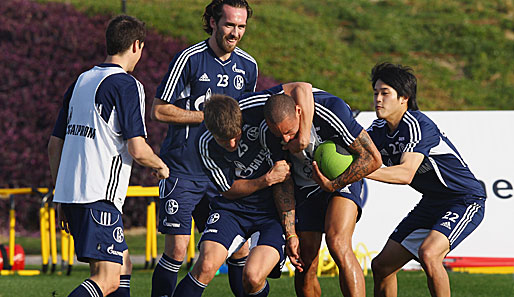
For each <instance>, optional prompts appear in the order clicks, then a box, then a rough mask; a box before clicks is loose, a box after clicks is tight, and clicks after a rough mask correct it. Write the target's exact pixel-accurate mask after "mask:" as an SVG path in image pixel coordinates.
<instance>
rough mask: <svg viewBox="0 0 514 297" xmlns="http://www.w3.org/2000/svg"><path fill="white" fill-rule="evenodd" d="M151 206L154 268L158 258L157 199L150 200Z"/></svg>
mask: <svg viewBox="0 0 514 297" xmlns="http://www.w3.org/2000/svg"><path fill="white" fill-rule="evenodd" d="M150 208H151V211H150V213H151V221H150V223H151V224H152V228H151V231H152V232H151V234H152V237H151V239H152V266H151V267H152V268H154V267H155V259H157V223H156V206H155V200H154V199H153V198H152V202H150Z"/></svg>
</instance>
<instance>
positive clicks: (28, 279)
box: [0, 265, 514, 297]
mask: <svg viewBox="0 0 514 297" xmlns="http://www.w3.org/2000/svg"><path fill="white" fill-rule="evenodd" d="M88 273H89V271H88V269H87V266H83V265H81V266H75V267H74V268H73V272H72V274H71V275H70V276H65V275H58V274H54V275H40V276H1V277H0V297H14V296H26V297H39V296H45V297H47V296H57V297H62V296H67V295H68V293H69V292H71V291H72V290H73V289H74V288H75V287H76V286H77V285H78V284H80V283H81V282H82V281H83V280H84V279H86V278H87V277H88ZM185 273H186V271H185V270H181V271H180V273H179V279H181V278H182V277H183V276H184V275H185ZM151 278H152V270H143V269H142V267H141V266H136V267H135V269H134V272H133V275H132V279H131V296H149V295H150V290H151ZM269 281H270V286H271V290H270V295H269V296H276V297H279V296H281V297H287V296H295V294H294V288H293V279H292V278H291V277H288V276H287V275H286V274H283V276H282V277H281V278H280V279H278V280H275V279H270V280H269ZM450 281H451V286H452V296H454V297H459V296H460V297H464V296H466V297H468V296H469V297H486V296H487V297H493V296H494V297H501V296H505V297H507V296H513V294H514V279H513V276H512V275H495V274H487V275H486V274H467V273H450ZM320 283H321V287H322V293H323V296H340V293H339V285H338V281H337V278H335V277H321V278H320ZM398 288H399V296H414V297H417V296H430V295H429V293H428V289H427V287H426V283H425V275H424V273H423V272H421V271H408V272H407V271H402V272H400V273H399V275H398ZM366 291H367V296H372V295H373V294H372V293H373V279H372V278H371V277H370V276H368V277H366ZM204 296H212V297H214V296H231V292H230V288H229V287H228V280H227V276H226V275H219V276H216V277H215V278H214V280H213V281H212V282H211V284H210V285H209V286H208V287H207V289H206V291H205V292H204Z"/></svg>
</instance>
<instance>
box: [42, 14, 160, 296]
mask: <svg viewBox="0 0 514 297" xmlns="http://www.w3.org/2000/svg"><path fill="white" fill-rule="evenodd" d="M105 35H106V41H107V54H108V56H107V58H106V59H105V61H104V63H102V64H100V65H98V66H95V67H93V68H92V69H90V70H88V71H86V72H84V73H82V74H81V75H80V76H79V77H78V79H77V80H76V81H75V82H74V83H73V84H72V85H71V86H70V87H69V89H68V90H67V92H66V94H65V97H64V103H63V107H62V108H61V110H60V112H59V117H58V119H57V122H56V124H55V128H54V130H53V133H52V136H51V137H50V141H49V143H48V155H49V159H50V170H51V173H52V179H53V181H54V183H55V195H54V200H53V201H54V202H57V203H59V217H60V219H59V221H60V224H61V226H63V227H64V229H65V230H66V231H67V232H70V233H71V235H73V237H74V239H75V251H76V253H77V258H78V259H79V261H83V262H88V263H89V266H90V271H91V276H90V278H89V279H87V280H85V281H84V282H83V283H82V284H81V285H79V286H78V287H77V288H76V289H75V290H74V291H73V292H71V294H70V295H69V296H95V297H97V296H106V295H109V294H110V293H111V292H114V293H112V294H111V295H109V296H130V273H131V269H132V266H131V263H130V259H129V256H128V249H127V244H126V243H125V239H124V236H123V222H122V217H121V212H122V206H123V204H124V201H125V196H126V194H127V187H128V183H129V178H130V170H131V168H132V161H133V160H135V161H136V162H137V163H139V164H141V165H143V166H147V167H150V168H152V169H153V170H154V172H153V174H154V175H155V176H157V177H158V178H160V179H164V178H167V177H168V176H169V170H168V167H167V166H166V164H164V162H163V161H162V160H161V159H160V158H159V157H158V156H157V155H155V154H154V153H153V151H152V148H151V147H150V146H149V145H148V144H147V143H146V140H145V138H146V127H145V121H144V114H145V112H144V111H145V105H144V104H145V96H144V95H145V93H144V90H143V85H142V84H141V83H140V82H139V81H138V80H136V79H135V78H134V77H133V76H131V75H129V74H127V72H131V71H133V70H134V67H135V66H136V64H137V62H138V61H139V59H140V58H141V53H142V50H143V45H144V43H143V42H144V39H145V36H146V31H145V25H144V23H143V22H141V21H139V20H137V19H136V18H133V17H130V16H124V15H122V16H118V17H115V18H114V19H112V20H111V21H110V22H109V25H108V27H107V30H106V34H105ZM122 265H123V266H122ZM120 274H122V275H121V280H120ZM118 286H119V289H118Z"/></svg>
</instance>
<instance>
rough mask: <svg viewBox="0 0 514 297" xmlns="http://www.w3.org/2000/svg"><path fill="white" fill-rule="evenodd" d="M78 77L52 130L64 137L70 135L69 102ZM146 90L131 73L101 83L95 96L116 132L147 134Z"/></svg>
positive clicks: (116, 75) (135, 134)
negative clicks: (145, 116)
mask: <svg viewBox="0 0 514 297" xmlns="http://www.w3.org/2000/svg"><path fill="white" fill-rule="evenodd" d="M98 67H119V68H121V66H119V65H116V64H107V63H103V64H100V65H98ZM76 82H77V81H74V82H73V83H72V84H71V86H70V87H69V88H68V90H67V91H66V93H65V95H64V100H63V106H62V108H61V110H60V111H59V116H58V117H57V121H56V123H55V126H54V130H53V132H52V135H53V136H56V137H59V138H61V139H64V137H65V135H66V127H67V124H68V123H67V116H68V106H69V103H70V99H71V96H72V94H73V90H74V89H75V83H76ZM144 98H145V97H144V90H143V89H142V85H140V84H138V83H137V82H136V79H135V78H134V77H133V76H132V75H130V74H127V73H118V74H113V75H110V76H108V77H107V78H105V79H104V80H103V81H102V83H101V84H100V85H99V86H98V90H97V91H96V96H95V106H96V110H97V111H98V113H99V114H100V116H101V117H102V119H104V121H105V122H106V123H108V124H109V126H110V127H111V128H112V129H113V131H114V132H115V133H121V135H123V139H130V138H133V137H137V136H142V137H145V138H146V126H145V123H144V106H145V102H144V100H145V99H144Z"/></svg>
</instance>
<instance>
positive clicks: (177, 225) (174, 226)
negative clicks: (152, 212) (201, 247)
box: [162, 218, 180, 228]
mask: <svg viewBox="0 0 514 297" xmlns="http://www.w3.org/2000/svg"><path fill="white" fill-rule="evenodd" d="M162 224H163V225H164V226H166V227H172V228H180V223H170V222H168V219H167V218H164V220H163V221H162Z"/></svg>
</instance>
